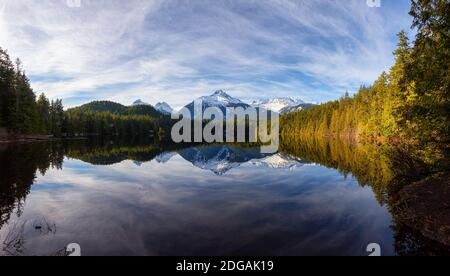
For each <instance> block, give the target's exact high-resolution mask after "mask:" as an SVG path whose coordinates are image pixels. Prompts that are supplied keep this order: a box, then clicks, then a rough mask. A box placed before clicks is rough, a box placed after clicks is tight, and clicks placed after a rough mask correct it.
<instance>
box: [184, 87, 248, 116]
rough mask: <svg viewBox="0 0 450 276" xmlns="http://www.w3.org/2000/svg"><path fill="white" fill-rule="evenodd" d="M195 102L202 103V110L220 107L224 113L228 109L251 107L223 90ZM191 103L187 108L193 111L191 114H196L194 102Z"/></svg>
mask: <svg viewBox="0 0 450 276" xmlns="http://www.w3.org/2000/svg"><path fill="white" fill-rule="evenodd" d="M195 101H201V102H202V105H203V106H202V109H203V110H205V109H206V108H209V107H218V108H220V109H221V110H222V111H223V112H224V113H225V111H226V109H227V108H234V107H243V108H248V107H250V105H248V104H246V103H244V102H243V101H241V100H239V99H237V98H234V97H232V96H230V95H228V94H227V93H226V92H225V91H223V90H218V91H216V92H214V94H212V95H210V96H204V97H200V98H198V99H196V100H195ZM195 101H193V102H191V103H190V104H188V105H186V108H187V109H189V110H190V111H191V114H194V102H195Z"/></svg>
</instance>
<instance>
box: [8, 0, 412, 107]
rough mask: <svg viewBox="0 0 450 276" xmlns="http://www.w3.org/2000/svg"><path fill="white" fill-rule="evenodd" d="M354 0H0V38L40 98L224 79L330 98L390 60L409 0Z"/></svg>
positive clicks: (69, 99) (222, 84)
mask: <svg viewBox="0 0 450 276" xmlns="http://www.w3.org/2000/svg"><path fill="white" fill-rule="evenodd" d="M402 1H403V2H402V3H403V5H396V6H395V10H396V12H397V13H398V17H399V18H402V19H401V20H400V19H397V20H395V21H392V22H393V23H391V24H390V25H389V24H388V23H387V22H386V17H387V16H392V15H391V11H390V10H389V8H392V7H390V6H389V5H391V4H390V3H386V4H384V5H383V7H382V8H381V9H371V8H369V7H367V5H366V1H365V0H351V1H347V0H345V1H344V0H341V1H339V0H320V1H294V0H262V1H256V0H249V1H222V0H220V1H206V0H198V1H183V0H179V1H177V0H165V1H164V0H153V1H143V0H142V1H141V0H131V1H119V0H82V2H81V3H82V5H81V7H80V8H69V7H68V6H67V5H66V4H65V0H58V1H56V0H53V1H51V0H47V1H33V0H3V1H2V3H1V4H0V46H1V47H4V48H6V49H8V50H9V51H10V53H11V55H12V56H18V57H20V58H21V59H22V60H23V62H24V65H25V68H26V69H27V72H28V74H29V75H30V76H31V78H32V81H33V86H34V87H35V89H36V90H37V91H45V92H46V93H47V94H48V95H49V96H50V97H60V98H64V99H66V101H65V102H66V105H69V106H70V105H73V104H76V103H78V102H77V100H76V98H77V97H81V96H82V97H83V99H113V100H117V101H120V102H123V103H129V102H131V101H133V100H134V99H136V98H142V99H145V100H146V101H150V102H157V101H160V100H165V101H168V102H169V103H170V104H172V105H174V106H176V107H180V106H182V105H183V104H185V103H187V102H188V101H190V100H192V99H193V98H194V97H196V96H201V95H204V94H207V93H210V92H212V91H214V90H216V89H219V88H223V89H229V90H230V91H231V92H232V94H233V95H235V96H240V97H242V98H243V99H248V100H250V99H252V98H255V97H261V96H266V97H269V96H277V95H280V94H282V95H284V96H286V95H291V96H303V97H305V98H307V99H309V100H313V101H323V100H327V99H334V98H337V97H339V96H341V94H342V93H343V92H344V91H345V90H346V89H349V90H352V89H355V88H356V87H358V86H359V85H360V84H362V83H370V82H372V81H374V80H375V78H376V77H377V76H378V75H379V74H380V73H381V71H382V70H385V69H387V68H388V67H389V66H390V64H391V63H392V60H393V59H392V55H391V52H392V50H393V49H394V46H395V40H394V35H395V33H396V32H398V31H400V30H401V29H402V28H406V27H408V26H407V24H408V22H409V20H407V19H404V18H407V10H406V9H407V7H408V5H407V4H405V3H404V2H405V1H406V0H402ZM399 2H400V1H399Z"/></svg>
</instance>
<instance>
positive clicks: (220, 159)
mask: <svg viewBox="0 0 450 276" xmlns="http://www.w3.org/2000/svg"><path fill="white" fill-rule="evenodd" d="M178 154H179V155H180V156H181V157H183V158H184V159H185V160H187V161H189V162H191V163H192V164H193V165H194V166H195V167H198V168H200V169H202V170H209V171H212V172H214V173H215V174H217V175H224V174H225V173H226V172H228V171H230V170H231V169H234V168H237V167H239V166H241V165H242V164H244V163H247V162H249V161H250V160H254V159H259V158H264V157H266V156H267V155H264V154H261V151H260V149H259V148H239V147H232V146H211V147H197V148H189V149H185V150H181V151H179V152H178Z"/></svg>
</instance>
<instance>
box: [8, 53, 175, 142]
mask: <svg viewBox="0 0 450 276" xmlns="http://www.w3.org/2000/svg"><path fill="white" fill-rule="evenodd" d="M170 126H171V120H170V118H169V117H168V116H165V115H163V114H162V113H160V112H158V111H157V110H155V109H154V108H153V107H152V106H133V107H126V106H123V105H121V104H118V103H114V102H108V101H103V102H101V101H97V102H92V103H89V104H85V105H83V106H81V107H78V108H73V109H69V110H67V111H64V107H63V103H62V100H54V101H49V100H48V99H47V97H46V96H45V95H44V94H41V95H40V96H39V97H38V98H37V99H36V95H35V93H34V91H33V89H32V88H31V85H30V82H29V80H28V78H27V76H26V75H25V72H24V71H23V69H22V66H21V62H20V60H18V59H17V60H16V62H15V63H13V62H12V61H11V59H10V57H9V55H8V53H7V52H6V51H5V50H3V49H1V48H0V128H2V129H5V130H7V132H8V133H9V134H10V135H13V136H14V135H29V134H46V135H53V136H55V137H67V136H84V135H106V136H108V135H114V136H147V137H148V136H153V135H158V136H160V137H162V136H164V134H165V133H166V132H167V129H168V128H169V127H170Z"/></svg>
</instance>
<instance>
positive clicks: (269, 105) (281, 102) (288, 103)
mask: <svg viewBox="0 0 450 276" xmlns="http://www.w3.org/2000/svg"><path fill="white" fill-rule="evenodd" d="M304 103H305V102H304V101H303V100H300V99H294V98H289V97H284V98H273V99H265V100H256V101H254V102H253V103H252V106H253V107H257V108H264V109H267V110H271V111H274V112H277V113H281V111H282V110H283V109H285V108H287V107H293V106H298V105H301V104H304Z"/></svg>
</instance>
